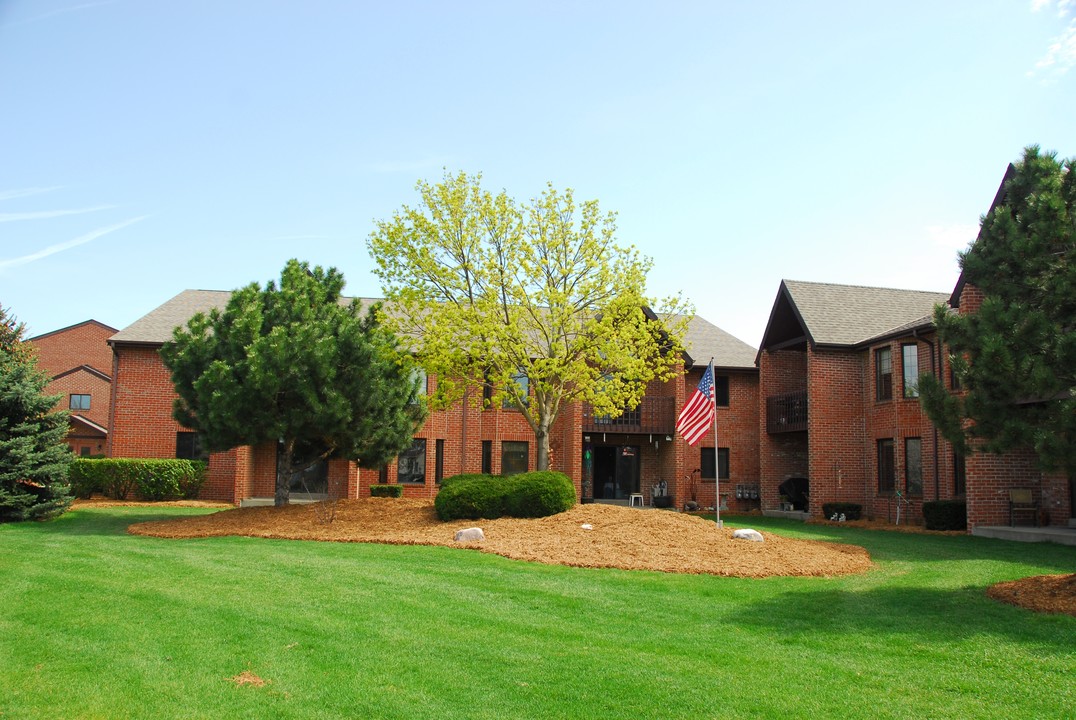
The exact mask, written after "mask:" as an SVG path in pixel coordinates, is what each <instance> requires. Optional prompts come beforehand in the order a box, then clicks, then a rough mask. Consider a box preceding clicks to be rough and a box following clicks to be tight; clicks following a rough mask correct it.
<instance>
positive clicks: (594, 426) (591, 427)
mask: <svg viewBox="0 0 1076 720" xmlns="http://www.w3.org/2000/svg"><path fill="white" fill-rule="evenodd" d="M675 430H676V398H671V397H644V398H643V400H642V402H640V403H639V406H638V407H637V408H635V409H634V410H625V411H624V413H623V414H622V415H619V416H617V417H610V416H608V415H595V414H594V408H592V407H591V406H590V405H589V404H586V403H585V404H584V405H583V432H615V433H655V434H660V433H664V434H666V435H671V434H672V433H673V432H674V431H675Z"/></svg>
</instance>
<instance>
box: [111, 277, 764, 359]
mask: <svg viewBox="0 0 1076 720" xmlns="http://www.w3.org/2000/svg"><path fill="white" fill-rule="evenodd" d="M230 297H231V293H230V292H228V291H221V290H184V291H183V292H181V293H180V294H179V295H176V296H175V297H174V298H172V299H171V300H169V301H167V302H166V303H164V304H163V305H161V306H160V307H158V308H157V309H155V310H153V311H151V312H150V313H149V314H147V315H145V316H143V317H141V318H139V319H138V320H135V321H134V322H133V323H131V324H130V325H128V326H127V327H125V328H124V329H123V330H121V331H120V332H118V333H116V334H115V335H113V336H112V337H111V338H109V342H113V343H145V344H158V345H159V344H163V343H165V342H168V341H169V340H171V339H172V330H173V329H175V328H177V327H180V326H181V325H185V324H186V323H187V321H188V320H190V319H191V318H192V317H193V316H194V315H195V314H196V313H199V312H209V311H210V310H211V309H213V308H220V309H223V308H224V306H225V305H227V304H228V298H230ZM362 301H363V304H364V305H365V304H368V303H372V302H376V300H375V299H371V298H362ZM684 345H685V349H686V350H687V352H688V354H689V355H691V357H692V358H693V359H694V361H695V364H696V365H699V364H705V363H707V362H709V361H710V357H711V356H713V358H714V365H715V366H717V367H726V368H751V369H754V367H755V352H756V350H755V348H753V347H751V346H750V345H748V344H747V343H745V342H742V341H741V340H738V339H737V338H734V337H733V336H732V335H729V334H728V333H727V332H725V331H724V330H722V329H721V328H719V327H717V326H716V325H713V324H711V323H709V322H707V321H706V320H704V319H702V318H701V317H699V316H697V315H696V316H695V317H693V318H692V319H691V321H690V322H689V323H688V328H687V335H686V337H685V339H684Z"/></svg>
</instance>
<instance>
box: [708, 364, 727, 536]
mask: <svg viewBox="0 0 1076 720" xmlns="http://www.w3.org/2000/svg"><path fill="white" fill-rule="evenodd" d="M710 379H711V380H713V383H714V384H713V389H712V390H711V391H710V402H712V403H713V406H714V407H713V410H714V513H715V514H714V525H716V526H717V528H718V529H721V528H722V527H724V526H723V525H722V524H721V463H719V462H718V452H717V376H716V375H714V359H713V358H710Z"/></svg>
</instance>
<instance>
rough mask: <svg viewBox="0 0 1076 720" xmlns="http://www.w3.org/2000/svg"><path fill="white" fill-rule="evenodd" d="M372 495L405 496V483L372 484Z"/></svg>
mask: <svg viewBox="0 0 1076 720" xmlns="http://www.w3.org/2000/svg"><path fill="white" fill-rule="evenodd" d="M370 497H388V498H398V497H403V485H371V486H370Z"/></svg>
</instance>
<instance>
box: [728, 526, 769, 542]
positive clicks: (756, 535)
mask: <svg viewBox="0 0 1076 720" xmlns="http://www.w3.org/2000/svg"><path fill="white" fill-rule="evenodd" d="M732 539H733V540H750V541H751V542H764V540H763V539H762V533H760V532H759V531H758V530H752V529H750V528H741V529H739V530H733V531H732Z"/></svg>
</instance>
